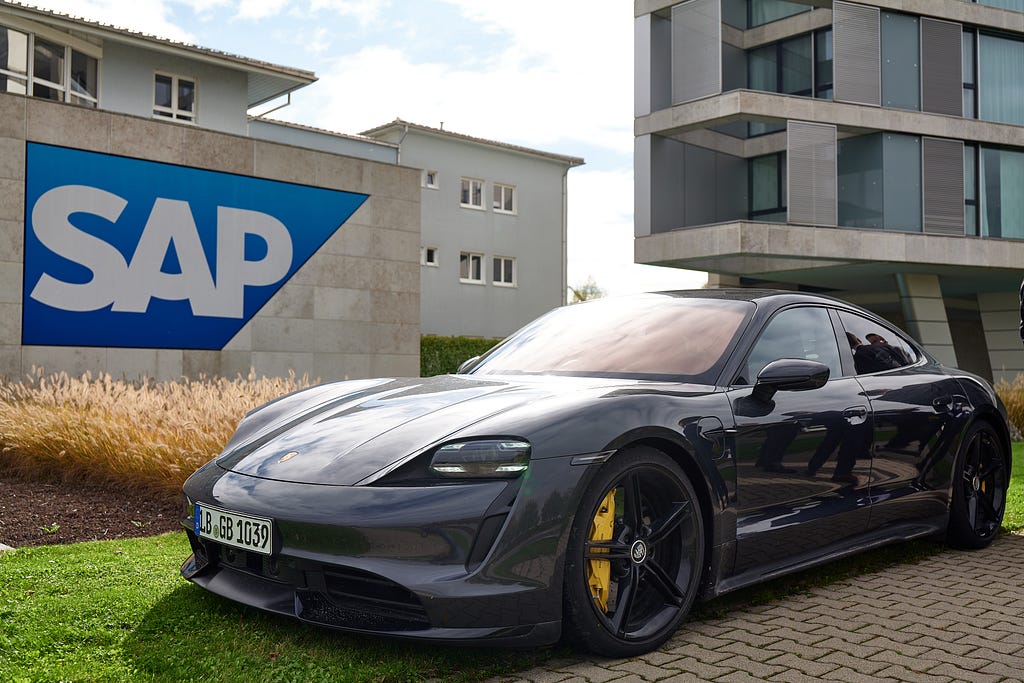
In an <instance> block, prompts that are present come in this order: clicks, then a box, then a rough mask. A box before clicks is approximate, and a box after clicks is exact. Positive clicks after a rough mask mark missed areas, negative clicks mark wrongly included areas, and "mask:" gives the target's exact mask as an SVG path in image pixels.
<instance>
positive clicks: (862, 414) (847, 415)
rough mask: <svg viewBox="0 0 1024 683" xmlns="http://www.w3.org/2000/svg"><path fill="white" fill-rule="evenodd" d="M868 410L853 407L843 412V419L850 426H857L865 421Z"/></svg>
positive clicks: (862, 407) (861, 407)
mask: <svg viewBox="0 0 1024 683" xmlns="http://www.w3.org/2000/svg"><path fill="white" fill-rule="evenodd" d="M867 416H868V409H867V408H866V407H864V406H853V407H852V408H847V409H846V410H844V411H843V419H845V420H846V421H847V422H849V423H850V424H852V425H859V424H862V423H863V422H864V420H866V419H867Z"/></svg>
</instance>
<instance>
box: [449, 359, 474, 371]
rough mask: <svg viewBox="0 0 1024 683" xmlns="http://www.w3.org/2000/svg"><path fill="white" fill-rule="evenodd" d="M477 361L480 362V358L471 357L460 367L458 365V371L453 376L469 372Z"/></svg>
mask: <svg viewBox="0 0 1024 683" xmlns="http://www.w3.org/2000/svg"><path fill="white" fill-rule="evenodd" d="M478 360H480V356H473V357H472V358H470V359H468V360H464V361H462V365H460V366H459V369H458V370H456V371H455V374H456V375H461V374H463V373H465V372H466V370H469V369H470V368H471V367H473V364H474V363H476V362H477V361H478ZM449 367H450V366H449Z"/></svg>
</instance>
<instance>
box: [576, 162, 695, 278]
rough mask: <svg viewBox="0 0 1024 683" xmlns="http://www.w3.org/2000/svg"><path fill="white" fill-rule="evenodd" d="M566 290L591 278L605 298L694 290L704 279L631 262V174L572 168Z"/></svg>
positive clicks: (617, 171) (690, 272) (678, 270)
mask: <svg viewBox="0 0 1024 683" xmlns="http://www.w3.org/2000/svg"><path fill="white" fill-rule="evenodd" d="M568 270H569V273H568V278H569V284H570V285H579V284H582V283H584V282H585V281H586V280H587V278H588V277H593V278H594V280H595V281H596V282H597V285H598V286H599V287H601V288H602V289H604V290H605V292H607V293H608V294H626V293H629V292H651V291H658V290H666V289H693V288H698V287H701V286H703V285H704V284H705V283H706V282H707V275H706V274H705V273H698V272H694V271H690V270H680V269H678V268H662V267H656V266H644V265H637V264H636V263H634V262H633V173H632V171H631V170H630V169H628V168H626V169H616V170H610V171H593V170H587V168H586V167H583V168H577V169H574V170H572V171H570V172H569V263H568Z"/></svg>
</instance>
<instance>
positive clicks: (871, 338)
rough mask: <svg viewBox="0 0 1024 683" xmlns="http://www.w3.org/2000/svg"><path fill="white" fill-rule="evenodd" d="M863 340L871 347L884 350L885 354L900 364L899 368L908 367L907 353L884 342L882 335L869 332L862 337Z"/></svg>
mask: <svg viewBox="0 0 1024 683" xmlns="http://www.w3.org/2000/svg"><path fill="white" fill-rule="evenodd" d="M864 338H865V339H867V340H868V343H869V344H871V345H872V346H875V347H878V348H880V349H884V350H885V352H886V353H888V354H889V355H890V356H891V357H892V358H893V360H895V361H896V362H897V363H899V364H900V366H903V365H910V358H909V357H908V356H907V352H906V351H904V350H903V349H901V348H900V347H898V346H893V345H892V344H890V343H889V342H887V341H885V337H883V336H882V335H880V334H876V333H875V332H870V333H868V334H866V335H864Z"/></svg>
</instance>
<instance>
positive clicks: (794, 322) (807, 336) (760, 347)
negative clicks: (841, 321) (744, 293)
mask: <svg viewBox="0 0 1024 683" xmlns="http://www.w3.org/2000/svg"><path fill="white" fill-rule="evenodd" d="M780 358H802V359H804V360H815V361H818V362H819V363H824V364H825V365H827V366H828V369H829V376H830V377H839V376H840V375H842V364H841V363H840V361H839V347H838V346H836V334H835V331H834V329H833V328H832V320H831V319H830V318H829V315H828V311H826V310H825V309H824V308H816V307H811V306H803V307H800V308H789V309H786V310H784V311H782V312H780V313H778V314H776V315H775V317H773V318H772V319H771V321H770V322H769V323H768V325H767V326H766V327H765V328H764V331H763V332H762V333H761V335H760V336H759V337H758V339H757V342H756V343H755V344H754V348H753V349H751V351H750V355H749V356H748V357H747V364H746V368H745V372H746V373H747V374H746V375H742V374H741V375H740V377H738V378H737V380H736V382H737V384H753V383H754V381H756V379H757V374H758V373H759V372H761V370H762V369H763V368H764V366H766V365H768V363H771V362H772V361H773V360H778V359H780ZM741 372H742V371H741Z"/></svg>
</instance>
